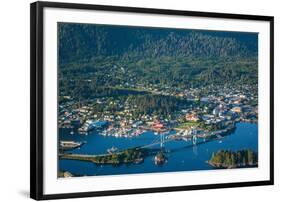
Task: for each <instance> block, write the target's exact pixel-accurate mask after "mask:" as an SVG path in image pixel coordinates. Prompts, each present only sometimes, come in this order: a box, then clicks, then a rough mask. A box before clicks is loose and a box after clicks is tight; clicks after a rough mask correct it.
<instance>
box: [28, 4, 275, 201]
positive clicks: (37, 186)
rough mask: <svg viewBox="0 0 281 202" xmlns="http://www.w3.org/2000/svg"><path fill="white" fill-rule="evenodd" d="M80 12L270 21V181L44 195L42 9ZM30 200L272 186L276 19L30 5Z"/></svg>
mask: <svg viewBox="0 0 281 202" xmlns="http://www.w3.org/2000/svg"><path fill="white" fill-rule="evenodd" d="M46 7H49V8H61V9H80V10H101V11H117V12H130V13H147V14H164V15H169V16H173V15H179V16H197V17H210V18H224V19H239V20H254V21H267V22H269V23H270V42H269V43H270V89H269V91H270V98H269V99H270V180H267V181H254V182H253V181H250V182H239V183H221V184H204V185H191V186H190V185H189V186H174V187H161V188H160V187H155V188H143V189H130V190H113V191H97V192H96V191H95V192H83V193H67V194H51V195H45V194H44V193H43V127H44V125H43V105H44V97H43V41H44V38H43V23H44V21H43V18H44V15H43V9H44V8H46ZM30 48H31V51H30V68H31V70H30V94H31V96H30V109H31V111H30V197H31V198H33V199H36V200H45V199H62V198H76V197H92V196H107V195H122V194H139V193H153V192H171V191H186V190H199V189H215V188H228V187H245V186H259V185H273V183H274V136H273V134H274V80H273V79H274V17H272V16H258V15H240V14H227V13H213V12H195V11H183V10H168V9H150V8H135V7H120V6H103V5H88V4H75V3H57V2H35V3H32V4H31V5H30Z"/></svg>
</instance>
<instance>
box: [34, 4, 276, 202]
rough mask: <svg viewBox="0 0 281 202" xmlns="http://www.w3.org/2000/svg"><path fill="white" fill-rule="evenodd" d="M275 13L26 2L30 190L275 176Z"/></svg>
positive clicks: (192, 185) (110, 190)
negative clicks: (28, 4) (28, 14)
mask: <svg viewBox="0 0 281 202" xmlns="http://www.w3.org/2000/svg"><path fill="white" fill-rule="evenodd" d="M273 19H274V18H273V17H271V16H257V15H244V14H243V15H240V14H226V13H211V12H195V11H182V10H181V11H179V10H163V9H154V8H153V9H150V8H133V7H116V6H102V5H86V4H72V3H55V2H35V3H32V4H31V144H30V145H31V173H30V174H31V198H33V199H37V200H41V199H58V198H73V197H88V196H104V195H118V194H136V193H151V192H167V191H184V190H197V189H213V188H225V187H242V186H257V185H272V184H273V99H274V98H273V33H274V30H273V26H274V25H273Z"/></svg>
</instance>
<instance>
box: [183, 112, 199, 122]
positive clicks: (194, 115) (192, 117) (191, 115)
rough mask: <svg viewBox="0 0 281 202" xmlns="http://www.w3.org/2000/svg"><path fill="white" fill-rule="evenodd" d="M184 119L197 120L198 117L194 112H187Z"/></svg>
mask: <svg viewBox="0 0 281 202" xmlns="http://www.w3.org/2000/svg"><path fill="white" fill-rule="evenodd" d="M185 120H187V121H199V117H198V115H197V114H195V113H188V114H186V115H185Z"/></svg>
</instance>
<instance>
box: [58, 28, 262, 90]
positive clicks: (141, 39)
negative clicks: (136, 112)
mask: <svg viewBox="0 0 281 202" xmlns="http://www.w3.org/2000/svg"><path fill="white" fill-rule="evenodd" d="M58 31H59V32H58V38H59V44H58V47H59V61H58V63H59V74H60V78H61V79H64V78H66V79H68V80H69V79H70V78H76V79H77V78H82V79H91V81H92V83H91V85H94V86H98V85H104V86H115V85H123V84H125V83H143V84H145V83H151V84H161V85H162V84H163V85H169V86H178V87H188V86H189V87H190V86H198V85H209V84H224V83H225V82H228V83H238V84H239V83H257V69H258V67H257V65H258V63H257V62H258V61H257V52H258V50H257V47H258V43H257V37H258V35H257V34H256V33H238V32H218V31H200V30H183V29H167V28H145V27H129V26H110V25H90V24H72V23H59V24H58ZM65 82H66V81H65ZM74 86H75V85H74Z"/></svg>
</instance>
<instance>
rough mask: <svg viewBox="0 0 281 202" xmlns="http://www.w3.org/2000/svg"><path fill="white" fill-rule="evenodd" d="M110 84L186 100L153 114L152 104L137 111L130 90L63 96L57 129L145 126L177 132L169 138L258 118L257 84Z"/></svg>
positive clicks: (113, 131) (135, 131)
mask: <svg viewBox="0 0 281 202" xmlns="http://www.w3.org/2000/svg"><path fill="white" fill-rule="evenodd" d="M114 88H115V89H117V88H118V89H122V90H125V89H129V90H130V92H132V91H135V92H140V93H142V92H143V93H144V94H149V95H155V96H164V97H173V98H175V99H179V100H184V101H185V102H186V103H187V104H185V105H184V106H181V107H179V108H177V110H174V111H172V112H169V113H166V114H165V115H163V114H161V113H154V111H153V109H152V111H151V113H146V114H145V113H143V114H141V113H139V112H138V110H137V107H138V106H136V103H135V102H134V100H135V99H132V97H134V96H136V95H128V96H117V97H99V98H93V99H88V100H86V101H84V102H81V101H77V100H74V99H73V98H72V97H71V96H67V95H64V96H62V98H61V100H63V101H61V102H60V104H59V118H58V125H59V128H71V129H72V132H73V131H75V130H77V131H78V132H79V133H80V134H82V135H87V134H88V133H89V132H90V131H91V130H98V131H99V134H100V135H104V136H114V137H116V138H118V137H124V138H130V137H134V136H139V135H141V134H142V133H144V132H146V131H148V130H149V131H153V132H155V134H157V133H163V132H169V131H172V130H174V131H176V132H177V133H176V134H175V135H173V136H171V137H170V138H174V139H181V138H184V137H185V136H186V137H188V136H190V134H191V133H192V134H197V135H200V134H202V135H206V134H208V133H209V134H210V133H214V132H216V131H222V130H224V129H233V128H234V127H235V123H236V122H257V120H258V105H257V104H258V103H257V100H258V95H257V85H244V86H239V89H238V88H237V87H232V86H224V87H222V86H207V87H200V88H189V89H179V88H172V87H167V86H161V87H160V86H157V85H148V86H144V85H133V84H132V85H129V84H128V83H127V85H126V86H125V85H123V86H117V87H114ZM175 104H177V103H175ZM136 112H137V113H136ZM225 131H226V130H225ZM226 132H227V131H226Z"/></svg>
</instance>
